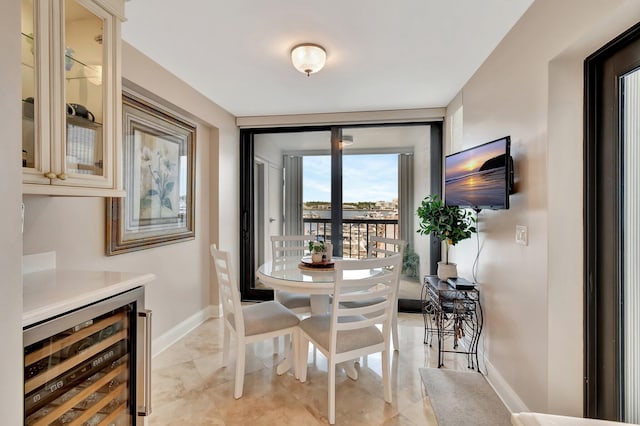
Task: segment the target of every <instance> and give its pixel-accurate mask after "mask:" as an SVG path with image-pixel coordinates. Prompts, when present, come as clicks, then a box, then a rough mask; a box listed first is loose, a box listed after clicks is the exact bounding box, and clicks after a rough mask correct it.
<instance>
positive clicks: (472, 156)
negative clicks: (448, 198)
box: [445, 139, 506, 180]
mask: <svg viewBox="0 0 640 426" xmlns="http://www.w3.org/2000/svg"><path fill="white" fill-rule="evenodd" d="M505 146H506V139H500V140H497V141H493V142H490V143H487V144H485V145H480V146H477V147H475V148H471V149H469V150H467V151H462V152H459V153H457V154H453V155H449V156H447V158H446V159H445V163H446V167H445V171H446V176H445V179H446V180H449V179H452V178H457V177H460V176H464V175H468V174H469V173H471V172H476V171H478V169H479V168H480V167H481V166H482V165H483V164H484V162H485V161H487V160H489V159H490V158H493V157H497V156H498V155H501V154H504V153H505Z"/></svg>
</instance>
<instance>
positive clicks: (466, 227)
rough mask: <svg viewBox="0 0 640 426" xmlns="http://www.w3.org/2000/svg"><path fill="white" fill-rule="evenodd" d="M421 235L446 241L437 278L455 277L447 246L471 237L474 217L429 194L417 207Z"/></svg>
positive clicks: (453, 264)
mask: <svg viewBox="0 0 640 426" xmlns="http://www.w3.org/2000/svg"><path fill="white" fill-rule="evenodd" d="M418 218H419V219H420V229H418V231H417V232H418V233H419V234H421V235H429V234H431V235H433V236H434V237H437V238H439V239H440V240H441V241H444V242H445V243H446V246H445V251H444V262H438V278H440V279H441V280H446V279H447V278H455V277H457V276H458V271H457V268H456V264H455V263H449V246H450V245H452V246H455V245H456V244H458V243H459V242H460V241H462V240H466V239H467V238H471V234H472V233H474V232H476V227H475V223H476V219H475V218H474V217H473V215H472V213H471V211H469V210H465V209H461V208H460V207H456V206H447V205H445V204H444V202H443V201H442V200H441V199H440V197H438V196H437V195H429V196H427V197H426V198H425V199H424V200H422V204H421V205H420V207H418Z"/></svg>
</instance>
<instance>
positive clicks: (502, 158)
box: [444, 136, 512, 209]
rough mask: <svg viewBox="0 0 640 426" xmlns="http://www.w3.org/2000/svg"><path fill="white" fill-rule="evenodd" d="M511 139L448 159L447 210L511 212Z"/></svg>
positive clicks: (446, 167)
mask: <svg viewBox="0 0 640 426" xmlns="http://www.w3.org/2000/svg"><path fill="white" fill-rule="evenodd" d="M510 146H511V138H510V137H509V136H506V137H504V138H501V139H497V140H495V141H492V142H487V143H485V144H482V145H478V146H476V147H473V148H469V149H467V150H464V151H460V152H457V153H455V154H451V155H447V156H446V157H445V162H444V164H445V167H444V199H445V204H447V205H448V206H459V207H469V208H473V209H508V208H509V190H510V186H511V185H510V183H511V173H512V166H511V156H510V153H509V150H510Z"/></svg>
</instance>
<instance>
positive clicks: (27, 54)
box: [20, 0, 39, 168]
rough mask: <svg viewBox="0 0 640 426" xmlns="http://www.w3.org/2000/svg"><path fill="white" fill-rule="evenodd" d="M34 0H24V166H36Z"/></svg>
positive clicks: (22, 29)
mask: <svg viewBox="0 0 640 426" xmlns="http://www.w3.org/2000/svg"><path fill="white" fill-rule="evenodd" d="M34 15H35V7H34V4H33V0H22V22H21V34H20V38H21V40H22V47H21V55H22V60H21V67H20V68H21V72H22V167H30V168H33V167H34V165H35V164H34V163H35V155H34V154H35V148H36V141H35V135H36V133H35V132H36V130H35V120H34V118H35V117H34V114H35V111H34V106H35V103H36V100H38V101H39V99H37V97H36V94H35V89H36V58H35V55H36V43H35V38H36V34H35V28H34V27H35V25H34V22H35V21H34Z"/></svg>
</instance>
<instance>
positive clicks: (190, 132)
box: [106, 92, 196, 256]
mask: <svg viewBox="0 0 640 426" xmlns="http://www.w3.org/2000/svg"><path fill="white" fill-rule="evenodd" d="M122 133H123V135H122V136H123V137H122V173H123V186H124V189H125V191H126V192H127V196H126V197H124V198H115V197H112V198H108V199H107V229H106V234H107V235H106V237H107V238H106V254H107V255H108V256H113V255H117V254H121V253H127V252H132V251H137V250H145V249H149V248H152V247H158V246H162V245H166V244H173V243H178V242H182V241H186V240H192V239H194V238H195V143H196V126H195V125H194V124H191V123H189V122H188V121H187V120H186V119H184V118H183V117H181V116H179V115H178V114H177V113H175V112H173V111H171V110H169V109H168V108H166V107H164V106H160V105H158V104H157V103H155V102H151V101H149V100H147V99H144V98H142V97H140V96H138V95H136V94H133V93H129V92H123V94H122Z"/></svg>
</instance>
